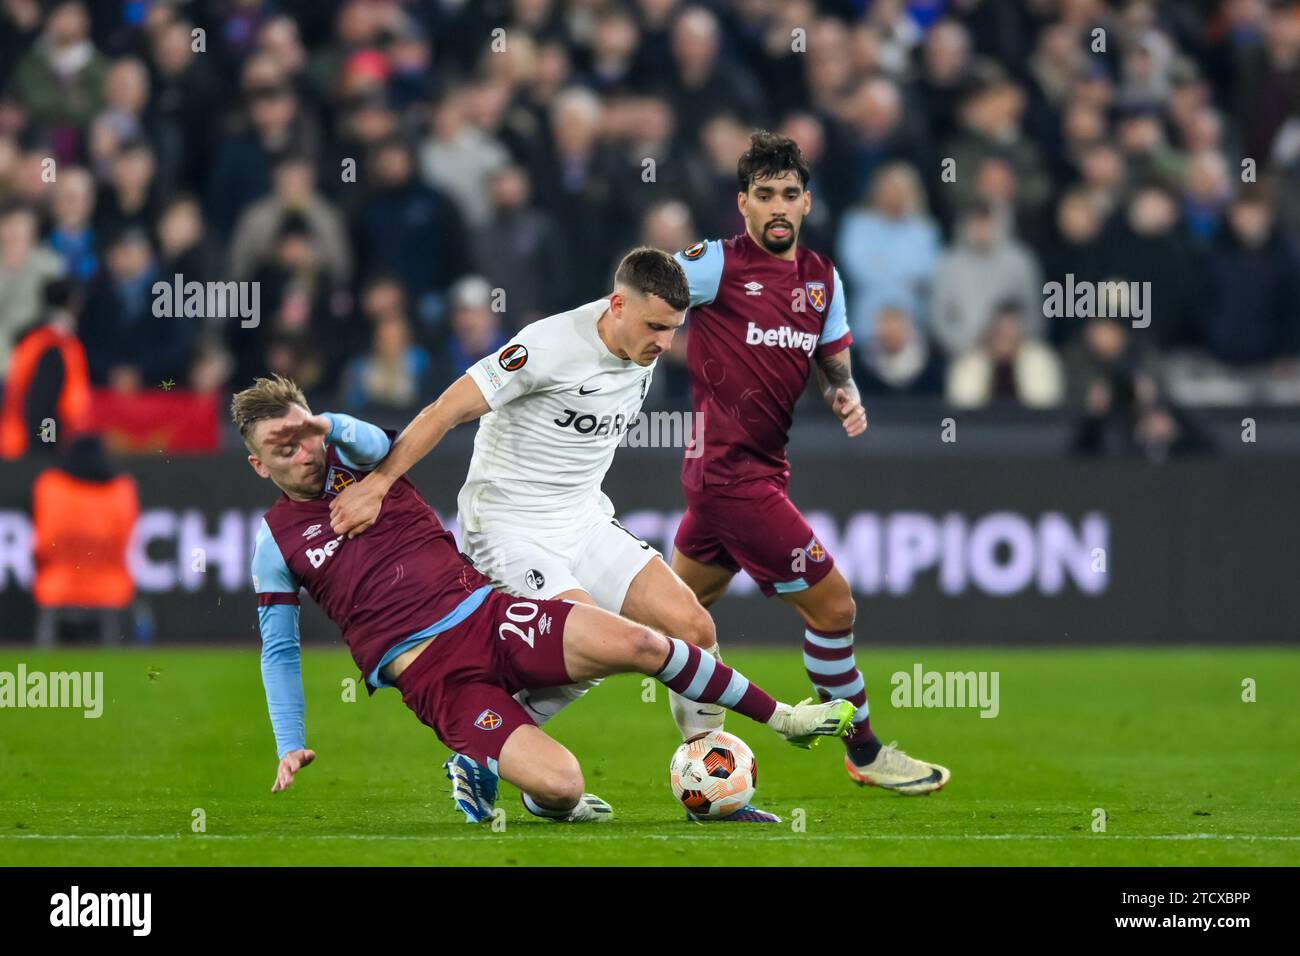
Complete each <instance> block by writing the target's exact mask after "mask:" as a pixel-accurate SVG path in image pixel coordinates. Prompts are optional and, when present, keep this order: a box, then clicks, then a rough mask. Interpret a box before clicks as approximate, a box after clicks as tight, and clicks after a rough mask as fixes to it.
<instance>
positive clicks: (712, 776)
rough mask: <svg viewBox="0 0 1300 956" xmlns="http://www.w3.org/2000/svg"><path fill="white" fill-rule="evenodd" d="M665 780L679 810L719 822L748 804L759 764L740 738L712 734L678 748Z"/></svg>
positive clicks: (718, 732)
mask: <svg viewBox="0 0 1300 956" xmlns="http://www.w3.org/2000/svg"><path fill="white" fill-rule="evenodd" d="M668 778H669V780H670V781H671V783H672V787H673V796H675V797H676V798H677V799H678V800H680V801H681V803H682V806H684V807H685V808H686V809H687V810H689V811H690V812H691V813H693V814H695V816H697V817H702V818H704V819H706V820H718V819H721V818H722V817H725V816H728V815H730V814H732V813H735V812H736V811H737V810H739V809H740V808H741V807H743V806H744V805H745V804H747V803H749V800H750V798H751V797H752V796H753V795H754V788H755V787H757V786H758V762H757V761H756V760H755V759H754V752H753V751H752V750H750V749H749V747H748V746H746V744H745V742H744V741H743V740H741V739H740V738H739V737H736V736H734V735H732V734H728V733H724V732H723V731H721V730H714V731H711V732H709V733H707V734H696V735H695V736H694V737H691V738H690V739H689V740H687V741H685V742H684V743H683V744H682V745H681V746H680V747H678V748H677V751H676V753H674V754H673V760H672V763H671V764H669V765H668Z"/></svg>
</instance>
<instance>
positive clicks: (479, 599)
mask: <svg viewBox="0 0 1300 956" xmlns="http://www.w3.org/2000/svg"><path fill="white" fill-rule="evenodd" d="M491 592H492V585H490V584H485V585H483V586H482V587H481V588H479V589H478V590H477V591H474V592H473V593H471V594H470V596H469V597H467V598H465V600H463V601H461V602H460V603H459V604H457V605H456V606H455V607H454V608H453V609H452V612H451V613H450V614H448V615H447V616H446V617H444V618H443V619H442V620H440V621H435V622H434V623H432V624H430V625H429V626H428V627H426V628H425V629H424V630H422V631H417V632H416V633H415V634H412V635H411V636H410V637H404V638H402V639H401V640H400V641H398V642H397V643H396V644H394V645H393V646H392V647H390V648H389V649H388V650H387V651H385V652H384V656H383V657H381V658H380V659H379V663H378V664H377V665H375V669H374V670H373V671H371V672H370V675H369V676H368V677H367V678H366V682H367V683H369V684H370V686H371V687H375V688H380V687H396V686H397V685H396V684H390V683H389V682H388V681H386V680H384V679H383V678H382V677H380V676H379V673H380V671H382V670H383V669H384V668H385V667H387V666H388V665H389V664H391V663H392V662H393V661H394V660H396V659H397V658H398V657H400V656H401V655H402V654H404V653H406V652H407V651H409V650H410V649H411V648H412V647H414V646H415V645H416V644H419V643H420V642H421V641H425V640H428V639H429V638H431V637H433V636H434V635H435V634H441V633H442V632H443V631H447V630H450V629H451V628H453V627H455V626H456V625H457V624H459V623H460V622H461V621H463V620H465V618H467V617H469V616H470V615H471V614H473V613H474V612H475V611H477V610H478V609H479V607H480V606H482V604H483V602H484V601H486V600H487V596H488V594H490V593H491Z"/></svg>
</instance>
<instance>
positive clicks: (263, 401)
mask: <svg viewBox="0 0 1300 956" xmlns="http://www.w3.org/2000/svg"><path fill="white" fill-rule="evenodd" d="M290 405H301V406H302V407H303V408H305V409H307V411H308V412H310V411H311V406H309V405H308V404H307V397H306V396H305V395H303V393H302V389H301V388H299V387H298V383H297V382H295V381H293V379H288V378H285V377H284V376H283V375H272V376H271V378H255V379H254V380H253V384H252V385H250V386H249V387H248V388H246V389H244V390H243V391H242V392H237V393H236V394H235V397H234V398H233V399H232V400H231V402H230V417H231V418H233V419H234V420H235V425H236V426H237V427H238V428H239V435H240V437H241V438H243V439H244V444H245V445H246V446H247V447H248V450H249V451H251V452H253V453H254V454H256V453H257V449H256V448H254V447H253V443H252V440H251V439H250V438H249V432H251V431H252V430H253V426H254V425H256V424H257V423H258V422H260V421H261V420H262V419H264V418H279V417H280V416H282V415H285V414H288V412H289V406H290Z"/></svg>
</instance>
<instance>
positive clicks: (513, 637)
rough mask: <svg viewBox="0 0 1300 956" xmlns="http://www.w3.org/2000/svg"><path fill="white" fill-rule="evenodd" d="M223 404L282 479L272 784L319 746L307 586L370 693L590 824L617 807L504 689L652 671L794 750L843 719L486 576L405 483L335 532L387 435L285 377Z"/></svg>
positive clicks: (838, 709)
mask: <svg viewBox="0 0 1300 956" xmlns="http://www.w3.org/2000/svg"><path fill="white" fill-rule="evenodd" d="M231 411H232V415H233V417H234V420H235V423H236V424H237V425H238V427H239V431H240V434H241V435H242V436H243V438H244V443H245V444H246V445H247V447H248V451H249V455H248V462H249V465H250V466H251V467H252V468H253V470H254V471H256V472H257V474H258V475H260V476H261V477H263V478H269V479H270V480H271V481H272V482H273V483H274V484H275V485H276V487H278V488H279V489H280V492H281V494H280V496H279V498H278V499H276V501H275V503H274V504H273V505H272V506H271V508H270V509H268V510H267V512H266V514H265V516H264V517H263V521H262V525H261V529H260V531H259V533H258V536H257V543H256V546H255V549H254V555H253V590H254V591H255V592H256V594H257V602H258V619H259V625H260V629H261V634H262V642H263V646H262V680H263V683H264V685H265V688H266V699H267V708H268V711H269V713H270V717H271V723H272V727H273V729H274V731H275V739H276V746H277V749H278V753H279V757H280V764H279V768H278V770H277V773H276V779H275V784H274V785H273V787H272V791H275V792H278V791H281V790H284V789H285V788H287V787H288V786H290V785H291V784H292V783H293V779H294V777H295V775H296V774H297V773H298V772H299V771H300V770H302V768H304V767H306V766H307V765H308V764H310V763H311V762H312V761H313V760H315V758H316V754H315V751H312V750H308V749H307V740H306V730H305V719H304V710H305V705H304V698H303V689H302V676H301V664H300V656H299V654H300V651H299V632H298V608H299V605H298V591H299V588H300V587H305V588H306V589H307V593H308V594H309V595H311V597H312V599H313V600H314V601H316V603H317V604H318V605H319V606H320V607H321V609H322V610H323V611H324V612H325V613H326V615H328V616H329V618H330V620H332V621H333V622H334V623H335V624H336V625H338V627H339V629H340V630H341V631H342V632H343V639H344V641H345V642H346V643H347V645H348V649H349V651H350V652H351V654H352V658H353V660H354V661H355V662H356V664H357V666H358V667H359V668H360V670H361V674H362V677H363V679H364V681H365V683H366V687H367V690H368V691H369V692H371V693H373V692H374V690H375V689H377V688H382V687H397V688H398V689H399V690H400V691H401V693H402V700H403V702H404V703H405V704H406V705H407V706H408V707H410V708H411V709H412V710H413V711H414V712H415V714H416V716H418V717H419V718H420V720H421V721H423V722H424V723H425V724H427V725H429V726H430V727H432V728H433V729H434V731H435V732H436V733H437V735H438V738H439V739H440V740H441V741H442V742H443V743H444V744H446V745H447V746H448V747H450V748H452V749H453V750H454V751H457V752H459V753H462V754H465V755H467V756H468V757H470V758H472V759H473V760H474V761H476V762H478V763H479V764H482V765H484V766H486V767H488V768H490V769H491V770H492V771H493V772H494V773H497V774H499V775H500V776H501V777H503V778H504V779H506V780H509V781H510V782H511V783H513V784H515V785H516V786H517V787H519V789H520V790H521V791H522V792H523V793H524V795H525V796H524V804H525V806H526V807H527V808H528V810H529V811H530V812H531V813H533V814H535V815H537V816H540V817H546V818H549V819H552V820H557V821H567V822H587V821H597V820H602V819H608V817H609V807H608V805H606V804H604V802H603V801H600V800H599V799H597V798H592V797H590V795H584V793H583V779H582V771H581V769H580V767H579V766H578V762H577V760H576V759H575V758H574V757H573V755H572V754H571V753H569V751H567V750H566V749H565V748H564V747H563V746H561V745H560V744H559V743H557V742H556V741H554V740H552V739H551V738H550V737H548V736H547V735H546V734H545V733H544V732H543V731H542V730H541V729H540V728H538V727H537V725H536V724H535V723H534V722H533V720H532V718H531V717H530V715H529V714H528V712H527V711H526V710H524V708H523V706H522V705H520V704H519V703H518V702H517V701H516V700H515V699H514V696H513V695H514V694H516V693H518V692H519V691H520V690H523V689H527V688H533V687H548V686H555V685H559V684H570V683H573V682H576V681H585V680H594V679H598V678H601V677H605V676H607V675H609V674H617V673H624V672H636V673H644V674H648V675H650V676H652V677H655V678H657V679H659V680H660V681H661V682H662V683H664V684H665V685H667V686H668V687H669V688H671V689H673V690H674V691H677V692H679V693H682V694H683V695H685V696H686V697H688V698H690V699H691V700H693V701H696V702H698V703H700V704H703V705H718V706H722V707H726V708H729V709H732V710H735V711H737V712H738V713H742V714H744V715H746V716H747V717H750V718H752V719H754V720H756V721H758V722H759V723H763V724H766V725H767V726H768V727H771V728H772V729H773V730H774V731H776V732H777V733H778V734H780V735H781V736H782V737H784V738H785V739H786V740H788V741H790V742H791V743H793V744H795V745H797V746H808V745H809V744H810V742H811V741H812V740H813V739H814V738H815V737H816V736H819V735H831V736H834V735H842V734H843V733H844V732H845V731H846V730H847V728H848V724H849V720H850V718H851V717H852V712H853V707H852V705H851V704H849V703H848V702H847V701H832V702H829V703H823V704H811V703H805V704H800V705H795V706H793V707H792V706H790V705H788V704H782V703H779V702H777V701H775V700H773V699H772V698H771V697H770V696H769V695H768V694H767V693H766V692H764V691H763V690H762V689H761V688H759V687H758V686H756V685H754V684H752V683H750V682H749V681H748V680H746V679H745V677H744V676H742V675H741V674H740V673H738V672H737V671H734V670H732V669H731V668H728V667H726V666H725V665H723V664H721V663H719V662H717V661H715V660H714V659H713V658H712V657H710V656H709V655H707V654H704V653H702V652H701V651H700V650H699V648H697V647H695V646H693V645H690V644H687V643H685V642H683V641H681V640H678V639H675V638H670V637H665V636H664V635H662V634H659V633H657V632H655V631H653V630H651V629H650V628H647V627H645V626H642V625H638V624H635V623H633V622H631V621H629V620H626V619H624V618H620V617H618V616H617V615H615V614H611V613H609V612H607V611H604V610H601V609H600V608H596V607H592V606H589V605H585V604H578V603H571V602H568V601H553V600H525V599H520V598H517V597H513V596H511V595H508V594H505V593H503V592H501V591H499V590H496V589H494V588H493V587H492V585H491V581H489V579H488V578H486V577H485V576H484V575H483V574H481V573H480V572H479V571H478V570H476V569H475V568H474V566H473V565H472V564H470V563H469V561H467V560H466V559H465V557H464V556H463V555H461V554H460V552H459V551H458V550H457V548H456V543H455V541H454V539H453V538H452V536H451V533H450V532H448V531H447V530H446V529H445V528H443V527H442V525H441V523H440V522H439V521H438V518H437V516H436V515H435V514H434V512H433V509H432V508H430V507H429V505H428V504H427V503H426V502H425V501H424V499H423V498H422V497H421V496H420V493H419V492H418V491H417V490H416V489H415V486H414V485H412V484H411V483H410V481H408V480H407V479H405V478H402V479H399V480H398V481H397V482H395V483H394V484H393V486H392V488H391V491H390V492H389V494H388V497H387V499H386V500H385V502H384V509H383V514H382V515H380V516H379V518H378V520H376V522H375V523H374V526H373V527H372V528H370V530H369V532H368V533H367V534H365V535H362V536H359V537H353V538H348V537H347V536H346V535H343V534H338V535H332V534H331V533H330V530H329V528H330V525H329V520H330V504H331V501H332V500H333V498H334V496H335V495H337V494H338V493H339V492H340V491H342V490H343V489H345V488H347V487H348V486H349V485H351V484H353V483H355V482H357V481H358V480H359V479H361V478H362V477H363V476H365V475H366V474H367V473H368V472H369V471H370V470H371V469H373V468H374V467H375V465H376V464H377V463H379V462H381V461H382V460H383V459H384V456H385V455H387V454H388V451H389V448H390V445H391V441H392V437H393V433H391V432H385V431H383V430H381V429H379V428H377V427H375V426H374V425H370V424H367V423H364V422H360V421H357V420H356V419H354V418H351V417H349V416H346V415H332V414H325V415H313V414H312V413H311V411H310V410H309V408H308V407H307V403H306V400H305V398H304V397H303V394H302V392H301V390H300V389H299V388H298V387H297V386H296V385H294V384H293V383H292V382H291V381H289V380H287V379H284V378H281V377H279V376H276V377H275V378H274V379H265V378H259V379H257V381H256V383H255V384H254V385H253V386H252V387H250V388H247V389H245V390H244V391H242V392H240V393H238V394H237V395H236V396H235V398H234V401H233V403H232V406H231Z"/></svg>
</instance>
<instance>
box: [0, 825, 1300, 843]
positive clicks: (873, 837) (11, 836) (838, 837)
mask: <svg viewBox="0 0 1300 956" xmlns="http://www.w3.org/2000/svg"><path fill="white" fill-rule="evenodd" d="M486 830H487V828H484V832H481V833H473V834H470V833H460V834H448V835H446V836H442V835H436V836H418V835H415V834H400V833H366V834H362V833H321V834H314V835H313V834H305V833H304V834H300V835H295V834H285V833H268V834H261V833H198V834H193V835H190V834H184V833H86V834H77V833H69V834H60V833H5V834H0V840H192V841H193V842H195V843H203V842H207V841H210V840H302V841H316V840H381V841H393V842H401V843H448V842H469V841H483V840H491V839H494V838H495V837H498V836H500V835H501V834H495V833H489V832H486ZM726 832H728V833H730V832H732V831H731V829H728V830H727V831H726ZM745 832H749V833H753V834H754V836H755V837H759V838H761V839H763V840H769V841H772V840H782V841H791V842H793V841H804V840H814V841H815V840H835V841H837V842H843V841H846V840H858V841H875V842H880V843H889V842H893V841H908V842H912V841H940V840H955V841H963V840H972V841H993V842H998V841H1006V842H1012V841H1032V840H1043V841H1048V842H1059V841H1065V840H1092V841H1094V842H1097V843H1105V842H1108V841H1112V840H1158V841H1190V840H1242V841H1245V842H1287V843H1290V842H1296V841H1300V835H1268V834H1261V835H1252V834H1237V833H1156V834H1149V835H1143V834H1121V833H1117V834H1113V835H1105V834H1084V833H1079V834H1069V835H1067V834H1053V833H973V834H961V833H953V834H939V833H935V834H930V833H904V834H899V835H896V836H889V835H887V834H875V833H857V834H853V833H850V834H813V833H784V834H776V833H772V834H763V833H761V832H755V831H753V830H748V831H745ZM506 835H507V836H509V835H511V834H506ZM523 835H524V836H527V837H540V836H541V833H524V834H523ZM719 836H721V834H719ZM560 839H561V840H579V841H595V840H622V841H627V842H632V841H635V840H662V841H667V840H711V839H714V837H711V836H704V835H703V834H688V833H681V834H663V833H569V834H568V835H566V836H564V837H561V838H560Z"/></svg>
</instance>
